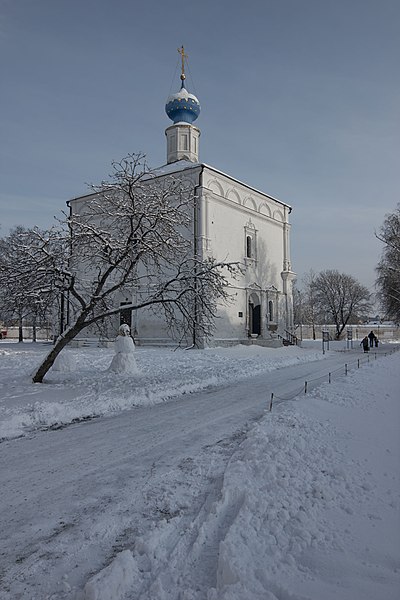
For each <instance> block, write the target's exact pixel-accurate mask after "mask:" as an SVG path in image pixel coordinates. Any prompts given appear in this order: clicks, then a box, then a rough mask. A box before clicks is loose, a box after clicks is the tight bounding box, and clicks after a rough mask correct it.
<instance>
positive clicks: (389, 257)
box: [376, 204, 400, 323]
mask: <svg viewBox="0 0 400 600" xmlns="http://www.w3.org/2000/svg"><path fill="white" fill-rule="evenodd" d="M376 237H377V238H378V240H381V242H383V243H384V248H383V252H382V258H381V260H380V262H379V264H378V266H377V268H376V271H377V275H378V276H377V281H376V283H377V286H378V289H379V294H378V295H379V299H380V301H381V304H382V307H383V309H384V310H385V313H386V316H387V317H388V318H389V319H393V320H395V321H396V322H397V323H399V322H400V204H399V205H398V206H397V209H396V210H395V211H394V212H393V213H391V214H389V215H387V216H386V218H385V221H384V222H383V225H382V227H381V230H380V234H379V235H376Z"/></svg>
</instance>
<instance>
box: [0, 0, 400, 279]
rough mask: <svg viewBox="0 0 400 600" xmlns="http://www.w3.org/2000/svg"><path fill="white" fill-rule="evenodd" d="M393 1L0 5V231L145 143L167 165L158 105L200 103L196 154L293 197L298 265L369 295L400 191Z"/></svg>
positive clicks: (55, 211)
mask: <svg viewBox="0 0 400 600" xmlns="http://www.w3.org/2000/svg"><path fill="white" fill-rule="evenodd" d="M399 27H400V3H399V2H398V0H335V1H328V0H279V1H278V0H274V1H273V0H248V1H247V2H238V1H234V0H219V2H214V1H211V0H202V2H201V3H192V2H190V3H180V4H175V5H172V4H171V3H169V2H164V1H162V0H153V1H151V2H150V1H149V2H142V1H141V2H138V1H136V0H68V1H67V0H35V2H33V1H32V0H0V71H1V83H2V86H1V87H2V91H1V95H0V139H1V143H0V225H1V229H0V235H2V236H3V235H7V233H8V231H9V229H10V228H11V227H13V226H15V225H25V226H28V227H31V226H35V225H37V226H40V227H48V226H50V225H52V224H53V223H54V216H60V213H61V211H62V210H64V209H65V207H66V204H65V203H66V201H67V200H68V199H70V198H72V197H75V196H79V195H81V194H84V193H85V192H87V190H88V187H87V186H88V184H91V183H94V184H96V183H99V182H100V181H101V180H104V179H107V178H108V176H109V174H110V172H111V163H112V161H114V160H120V159H122V158H123V157H125V156H126V155H127V154H128V153H132V152H139V151H140V152H144V153H145V154H146V155H147V160H148V163H149V165H150V166H151V167H158V166H160V165H162V164H164V163H165V162H166V143H165V134H164V131H165V129H166V127H168V126H169V125H170V124H171V121H169V119H168V117H167V115H166V114H165V110H164V106H165V101H166V99H167V97H168V96H169V94H170V93H171V92H175V91H177V90H178V88H179V85H180V81H179V55H178V53H177V48H178V47H180V46H181V45H182V44H183V45H184V47H185V50H186V53H187V54H188V56H189V59H188V78H187V87H188V88H189V90H190V91H192V92H194V93H195V94H196V95H197V97H198V98H199V100H200V103H201V107H202V111H201V114H200V117H199V119H198V120H197V121H196V125H197V126H198V127H199V128H200V130H201V139H200V160H201V161H202V162H204V163H206V164H209V165H211V166H213V167H215V168H217V169H219V170H221V171H224V172H226V173H227V174H229V175H231V176H233V177H235V178H237V179H239V180H241V181H243V182H244V183H247V184H249V185H251V186H252V187H255V188H257V189H259V190H261V191H263V192H265V193H267V194H270V195H271V196H273V197H276V198H278V199H280V200H282V201H283V202H285V203H287V204H289V205H291V206H292V207H293V211H292V213H291V223H292V237H291V253H292V268H293V270H294V271H295V272H296V273H298V275H299V279H300V282H301V279H302V277H303V276H304V274H306V273H308V272H309V271H310V270H311V269H312V270H314V271H315V272H319V271H321V270H325V269H338V270H339V271H340V272H343V273H347V274H349V275H353V276H354V277H356V278H357V279H358V280H359V281H360V282H361V283H362V284H363V285H366V286H367V287H368V288H369V289H370V290H371V291H374V281H375V272H374V269H375V267H376V264H377V262H378V260H379V257H380V254H381V250H382V245H381V243H380V242H379V241H378V240H377V239H376V238H375V231H379V228H380V227H381V225H382V223H383V221H384V218H385V215H386V214H388V213H391V212H393V211H394V210H395V208H396V206H397V203H398V202H399V195H398V189H399V180H400V164H399V162H400V160H399V157H400V135H399V132H400V127H399V125H400V78H399V75H398V63H399V59H400V36H399V35H398V32H399Z"/></svg>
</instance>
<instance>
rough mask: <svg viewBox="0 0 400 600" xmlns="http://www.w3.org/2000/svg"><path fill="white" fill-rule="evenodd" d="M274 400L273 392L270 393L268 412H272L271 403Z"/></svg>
mask: <svg viewBox="0 0 400 600" xmlns="http://www.w3.org/2000/svg"><path fill="white" fill-rule="evenodd" d="M273 399H274V392H271V400H270V401H269V412H271V411H272V401H273Z"/></svg>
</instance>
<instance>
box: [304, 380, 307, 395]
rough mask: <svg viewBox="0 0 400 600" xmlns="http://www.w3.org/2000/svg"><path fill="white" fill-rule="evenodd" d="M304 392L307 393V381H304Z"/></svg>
mask: <svg viewBox="0 0 400 600" xmlns="http://www.w3.org/2000/svg"><path fill="white" fill-rule="evenodd" d="M304 393H305V394H307V381H305V382H304Z"/></svg>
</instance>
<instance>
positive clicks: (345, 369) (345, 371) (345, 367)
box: [344, 363, 347, 375]
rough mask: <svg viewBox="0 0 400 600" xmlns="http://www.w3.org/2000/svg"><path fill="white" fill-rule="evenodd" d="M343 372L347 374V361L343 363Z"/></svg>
mask: <svg viewBox="0 0 400 600" xmlns="http://www.w3.org/2000/svg"><path fill="white" fill-rule="evenodd" d="M344 374H345V375H347V363H346V364H345V365H344Z"/></svg>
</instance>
